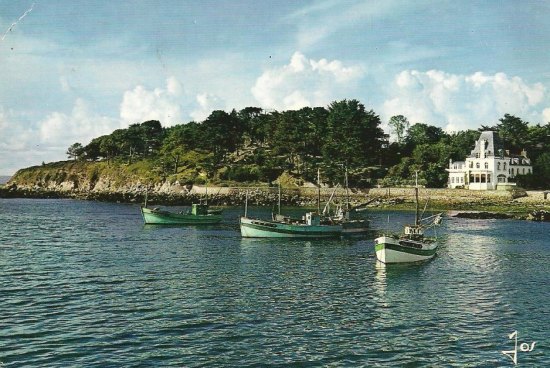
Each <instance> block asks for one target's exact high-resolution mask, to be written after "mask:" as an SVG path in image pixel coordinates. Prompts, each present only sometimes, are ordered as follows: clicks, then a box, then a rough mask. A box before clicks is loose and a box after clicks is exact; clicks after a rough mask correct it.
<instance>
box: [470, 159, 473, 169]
mask: <svg viewBox="0 0 550 368" xmlns="http://www.w3.org/2000/svg"><path fill="white" fill-rule="evenodd" d="M473 167H474V163H473V162H472V161H470V169H472V168H473Z"/></svg>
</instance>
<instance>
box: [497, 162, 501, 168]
mask: <svg viewBox="0 0 550 368" xmlns="http://www.w3.org/2000/svg"><path fill="white" fill-rule="evenodd" d="M497 170H500V162H497Z"/></svg>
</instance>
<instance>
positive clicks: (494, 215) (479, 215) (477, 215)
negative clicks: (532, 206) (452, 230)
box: [453, 211, 514, 220]
mask: <svg viewBox="0 0 550 368" xmlns="http://www.w3.org/2000/svg"><path fill="white" fill-rule="evenodd" d="M453 217H459V218H467V219H479V220H481V219H511V218H514V216H513V215H510V214H507V213H498V212H485V211H481V212H473V211H472V212H458V213H456V214H455V215H454V216H453Z"/></svg>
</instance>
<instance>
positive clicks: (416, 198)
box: [414, 170, 419, 226]
mask: <svg viewBox="0 0 550 368" xmlns="http://www.w3.org/2000/svg"><path fill="white" fill-rule="evenodd" d="M414 173H415V175H416V185H415V187H414V198H415V202H416V212H415V215H414V224H415V225H416V226H418V222H419V221H418V212H419V208H418V170H417V171H415V172H414Z"/></svg>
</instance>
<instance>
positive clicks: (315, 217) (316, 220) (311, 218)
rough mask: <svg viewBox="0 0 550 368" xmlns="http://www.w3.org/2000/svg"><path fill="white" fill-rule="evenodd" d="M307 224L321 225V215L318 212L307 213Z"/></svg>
mask: <svg viewBox="0 0 550 368" xmlns="http://www.w3.org/2000/svg"><path fill="white" fill-rule="evenodd" d="M306 224H307V225H310V226H319V225H321V216H320V215H319V214H318V213H317V212H308V213H306Z"/></svg>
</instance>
